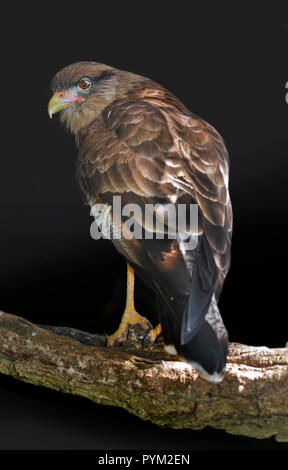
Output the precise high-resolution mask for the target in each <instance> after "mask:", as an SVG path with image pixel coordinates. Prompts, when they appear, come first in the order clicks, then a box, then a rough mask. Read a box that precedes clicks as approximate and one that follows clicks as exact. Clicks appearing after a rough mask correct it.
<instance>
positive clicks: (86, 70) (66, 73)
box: [48, 62, 132, 134]
mask: <svg viewBox="0 0 288 470" xmlns="http://www.w3.org/2000/svg"><path fill="white" fill-rule="evenodd" d="M131 75H132V74H131ZM121 79H122V78H121V71H120V70H117V69H114V68H113V67H109V66H108V65H104V64H99V63H97V62H77V63H75V64H71V65H68V66H67V67H65V68H63V69H62V70H60V71H59V72H58V73H57V74H56V75H55V76H54V78H53V80H52V84H51V88H52V91H53V92H54V94H53V96H52V98H51V99H50V101H49V104H48V113H49V116H50V118H52V116H53V114H55V113H58V112H59V111H60V120H61V122H63V123H65V124H66V125H67V127H68V129H69V130H70V131H71V132H73V133H74V134H76V133H77V132H78V131H79V130H80V129H82V128H84V127H86V126H88V125H89V124H90V123H91V122H93V121H94V120H95V119H96V118H97V117H98V116H99V115H100V114H101V113H102V112H103V110H104V109H105V108H106V107H107V106H109V104H111V103H112V102H113V101H114V99H115V98H116V95H117V90H118V86H119V80H120V81H121Z"/></svg>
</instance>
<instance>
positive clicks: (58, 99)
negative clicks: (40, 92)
mask: <svg viewBox="0 0 288 470" xmlns="http://www.w3.org/2000/svg"><path fill="white" fill-rule="evenodd" d="M75 101H84V98H81V97H79V96H73V95H71V94H69V93H68V92H66V93H65V92H62V91H56V92H55V93H54V95H53V96H52V98H51V100H50V101H49V103H48V114H49V116H50V119H52V117H53V114H56V113H58V112H59V111H61V109H64V108H68V106H70V105H71V104H72V103H75Z"/></svg>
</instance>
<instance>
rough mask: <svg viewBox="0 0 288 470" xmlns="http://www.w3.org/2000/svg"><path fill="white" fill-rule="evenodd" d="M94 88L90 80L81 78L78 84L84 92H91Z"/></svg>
mask: <svg viewBox="0 0 288 470" xmlns="http://www.w3.org/2000/svg"><path fill="white" fill-rule="evenodd" d="M91 86H92V83H91V81H90V80H88V78H81V80H80V81H79V82H78V88H80V90H82V91H88V90H90V88H91Z"/></svg>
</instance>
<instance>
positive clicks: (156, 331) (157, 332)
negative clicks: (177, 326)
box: [144, 323, 162, 344]
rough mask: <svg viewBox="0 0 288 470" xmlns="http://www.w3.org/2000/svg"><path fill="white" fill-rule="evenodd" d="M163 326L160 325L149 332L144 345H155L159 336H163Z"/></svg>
mask: <svg viewBox="0 0 288 470" xmlns="http://www.w3.org/2000/svg"><path fill="white" fill-rule="evenodd" d="M161 331H162V330H161V325H160V323H159V324H158V325H157V326H155V328H153V329H152V330H150V331H149V333H148V334H147V335H146V336H145V339H144V344H150V343H154V342H155V340H156V338H157V336H159V335H160V334H161Z"/></svg>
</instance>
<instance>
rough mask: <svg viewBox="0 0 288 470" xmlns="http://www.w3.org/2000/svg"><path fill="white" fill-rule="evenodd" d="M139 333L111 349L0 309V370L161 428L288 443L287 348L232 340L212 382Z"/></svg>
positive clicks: (75, 332) (96, 340)
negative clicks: (221, 371)
mask: <svg viewBox="0 0 288 470" xmlns="http://www.w3.org/2000/svg"><path fill="white" fill-rule="evenodd" d="M137 335H138V337H137ZM139 335H141V332H140V331H135V329H134V330H131V331H130V333H129V341H128V342H127V343H126V344H125V345H124V346H121V347H120V346H119V347H114V348H110V347H107V346H106V345H105V344H106V338H105V337H104V336H100V335H91V334H89V333H84V332H81V331H78V330H74V329H70V328H60V327H47V326H36V325H33V324H32V323H30V322H29V321H27V320H25V319H23V318H20V317H17V316H15V315H10V314H7V313H4V312H0V372H2V373H3V374H7V375H11V376H13V377H15V378H16V379H18V380H22V381H25V382H30V383H32V384H35V385H42V386H45V387H49V388H53V389H55V390H61V391H62V392H66V393H71V394H74V395H79V396H82V397H86V398H89V399H90V400H93V401H94V402H96V403H100V404H105V405H112V406H120V407H122V408H125V409H126V410H127V411H129V412H131V413H134V414H135V415H137V416H139V417H140V418H141V419H144V420H151V421H152V422H153V423H155V424H158V425H160V426H170V427H173V428H190V429H202V428H204V427H205V426H211V427H213V428H218V429H225V430H226V431H227V432H229V433H231V434H239V435H244V436H251V437H256V438H268V437H270V436H275V438H276V439H277V440H278V441H288V349H286V348H281V349H268V348H266V347H252V346H245V345H241V344H236V343H233V344H230V347H229V357H228V363H227V372H226V374H225V378H224V380H223V382H222V383H219V384H212V383H209V382H207V381H205V380H203V379H202V378H200V377H199V375H198V373H197V372H196V371H195V370H194V369H193V368H192V367H191V366H189V365H187V364H186V363H184V362H181V361H180V359H179V358H177V357H171V356H167V355H166V354H165V353H164V352H163V348H162V343H161V340H160V341H159V342H157V343H155V344H154V345H150V346H149V347H148V348H144V349H143V347H142V343H141V341H140V340H139Z"/></svg>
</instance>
